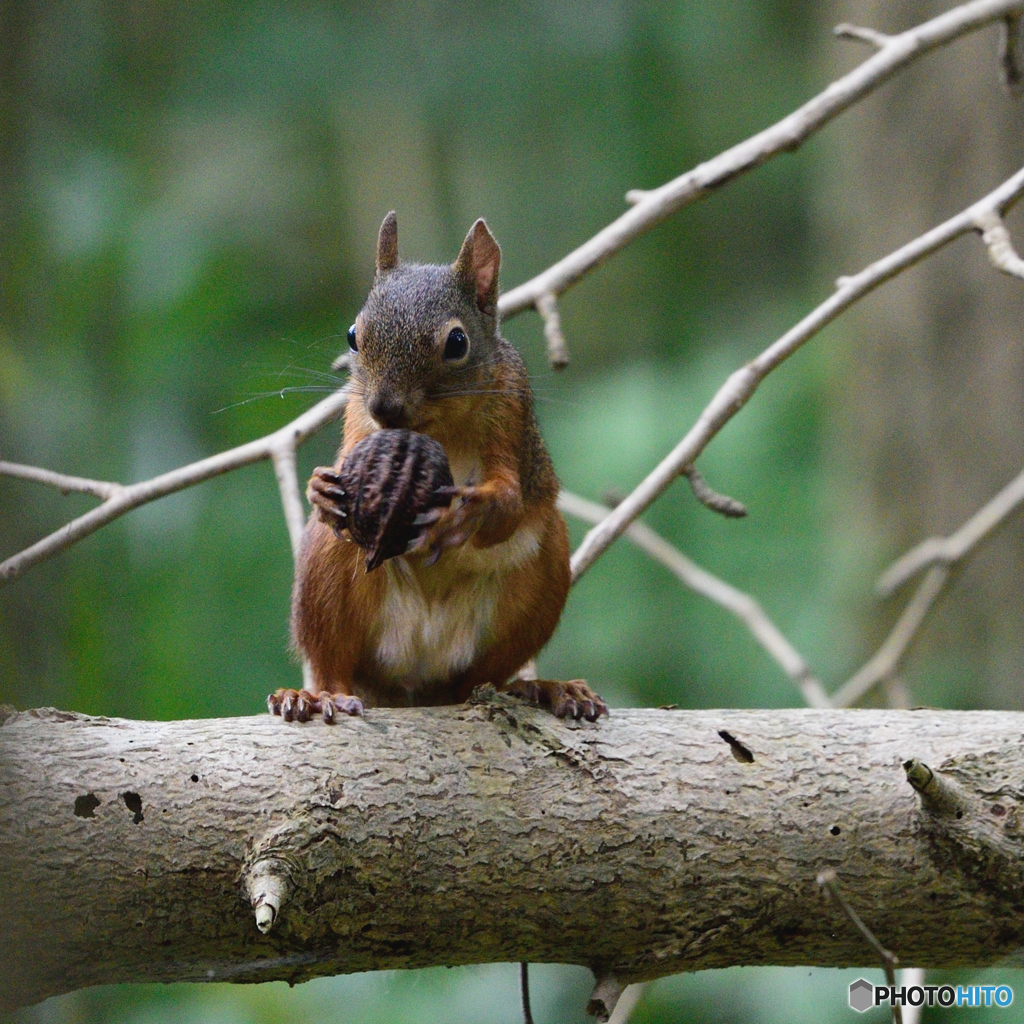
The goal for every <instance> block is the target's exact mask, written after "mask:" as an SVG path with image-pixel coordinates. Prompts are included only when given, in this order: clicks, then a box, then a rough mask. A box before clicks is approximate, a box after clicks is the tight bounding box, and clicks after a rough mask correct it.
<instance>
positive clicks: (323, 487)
mask: <svg viewBox="0 0 1024 1024" xmlns="http://www.w3.org/2000/svg"><path fill="white" fill-rule="evenodd" d="M340 484H341V476H340V475H339V474H338V472H337V471H336V470H334V469H331V468H329V467H328V466H318V467H317V468H316V469H314V470H313V475H312V476H311V477H310V478H309V486H308V487H307V488H306V498H307V500H308V501H309V503H310V504H311V505H312V506H313V507H314V508H315V509H316V511H317V516H318V517H319V519H320V522H321V523H325V524H326V525H327V526H329V527H330V528H331V529H332V530H333V531H334V534H335V536H336V537H338V538H339V540H340V539H341V533H342V531H343V530H344V529H345V528H346V527H347V525H348V524H347V522H346V520H347V519H348V501H347V500H346V499H347V497H348V495H347V494H346V492H345V491H344V489H343V488H342V487H341V486H340Z"/></svg>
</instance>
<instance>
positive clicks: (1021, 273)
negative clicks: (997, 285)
mask: <svg viewBox="0 0 1024 1024" xmlns="http://www.w3.org/2000/svg"><path fill="white" fill-rule="evenodd" d="M976 226H977V228H978V230H979V231H981V233H982V234H981V240H982V241H983V242H984V243H985V245H986V246H988V258H989V260H991V262H992V266H993V267H995V268H996V270H1001V271H1002V272H1003V273H1004V274H1009V275H1010V277H1019V278H1021V279H1022V280H1024V260H1022V259H1021V258H1020V256H1018V255H1017V250H1016V249H1014V247H1013V242H1012V240H1011V239H1010V232H1009V231H1008V230H1007V228H1006V225H1005V224H1004V223H1003V218H1002V217H1000V216H999V214H998V213H996V212H995V211H994V210H989V211H987V212H986V213H984V214H982V215H981V216H980V217H979V218H978V222H977V225H976Z"/></svg>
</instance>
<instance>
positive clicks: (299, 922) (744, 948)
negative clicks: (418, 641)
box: [0, 695, 1024, 1007]
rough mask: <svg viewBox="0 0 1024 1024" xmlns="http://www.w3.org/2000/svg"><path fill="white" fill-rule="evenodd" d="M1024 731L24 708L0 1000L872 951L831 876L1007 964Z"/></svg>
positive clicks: (824, 717) (651, 714)
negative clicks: (395, 972)
mask: <svg viewBox="0 0 1024 1024" xmlns="http://www.w3.org/2000/svg"><path fill="white" fill-rule="evenodd" d="M723 731H724V732H725V733H727V734H728V736H727V737H726V736H723V734H722V732H723ZM1022 736H1024V715H1022V714H1017V713H1005V712H1004V713H997V712H935V711H904V712H893V711H885V712H882V711H811V710H784V711H737V710H724V711H625V710H624V711H614V712H613V713H612V715H611V717H610V718H609V719H604V720H602V721H600V722H599V723H597V724H596V725H587V724H583V725H581V726H573V725H569V724H565V723H561V722H558V721H556V720H555V719H553V718H552V717H551V716H550V715H547V714H545V713H543V712H540V711H537V710H534V709H530V708H525V707H523V706H521V705H519V704H517V703H516V702H515V701H514V700H513V699H512V698H508V697H502V696H498V695H485V696H483V697H482V698H481V699H480V701H479V702H478V703H475V704H470V705H466V706H459V707H453V708H430V709H410V710H370V711H368V712H367V714H366V717H365V718H362V719H346V720H345V721H343V722H340V723H338V724H337V725H334V726H330V727H328V726H324V725H323V724H322V723H320V722H315V723H307V724H302V725H300V724H298V723H295V724H286V723H284V722H282V721H281V720H280V719H272V718H270V717H269V716H267V717H264V718H243V719H229V720H210V721H192V722H159V723H158V722H129V721H123V720H118V719H105V718H89V717H86V716H82V715H73V714H68V713H63V712H57V711H52V710H43V711H29V712H24V713H10V712H9V711H8V713H7V717H6V719H5V720H4V722H3V725H2V726H0V892H3V893H4V900H5V902H6V908H5V910H4V913H3V914H2V916H0V961H2V962H3V964H4V966H5V969H4V971H3V972H2V976H0V1001H2V1003H3V1004H4V1005H5V1006H7V1007H11V1006H16V1005H22V1004H26V1003H31V1002H34V1001H37V1000H40V999H42V998H44V997H46V996H49V995H53V994H56V993H59V992H65V991H68V990H71V989H75V988H79V987H82V986H85V985H92V984H99V983H105V982H124V981H144V980H164V981H170V980H192V981H204V980H234V981H264V980H271V979H280V978H284V979H288V980H290V981H301V980H304V979H307V978H311V977H314V976H317V975H322V974H332V973H339V972H348V971H365V970H373V969H381V968H395V967H420V966H426V965H432V964H462V963H472V962H486V961H514V960H520V959H522V960H530V961H557V962H568V963H579V964H587V965H590V966H591V967H593V968H594V969H595V971H596V972H597V973H599V974H609V973H611V974H614V975H615V976H616V977H617V978H618V979H619V981H621V982H626V981H635V980H640V979H644V978H652V977H656V976H659V975H664V974H671V973H675V972H678V971H684V970H695V969H698V968H706V967H722V966H726V965H730V964H790V965H792V964H820V965H829V966H840V965H851V964H871V963H872V962H873V954H872V953H871V951H870V950H869V949H868V947H867V946H866V944H865V942H864V940H863V939H862V938H861V937H860V936H859V935H858V934H857V933H856V932H855V931H854V930H853V928H852V927H851V925H850V924H849V922H848V921H847V919H846V918H845V916H844V915H843V913H842V911H841V910H840V909H839V908H838V907H836V906H834V905H833V904H832V903H830V902H829V901H828V900H827V899H826V898H825V897H823V896H822V895H821V893H820V892H819V891H818V887H817V885H816V882H815V878H816V875H817V873H818V872H819V871H821V870H822V869H823V868H825V867H832V868H834V869H835V870H836V871H837V873H838V876H839V880H840V883H841V885H842V890H843V893H844V895H845V896H846V898H847V899H848V900H849V901H850V903H851V904H852V905H853V906H854V907H855V908H856V909H857V910H858V912H859V913H860V914H861V916H862V917H863V918H864V919H865V921H866V922H867V923H868V925H869V926H870V927H871V928H872V929H873V930H874V931H875V933H876V934H877V936H878V937H879V939H880V940H881V941H882V942H883V943H884V944H885V945H886V946H887V947H888V948H890V949H892V950H893V951H895V952H896V953H897V954H898V955H899V957H900V959H901V962H902V963H903V964H904V965H906V966H921V967H929V968H931V967H953V966H962V965H981V964H987V963H991V962H993V961H996V960H998V959H1000V958H1003V957H1005V956H1006V955H1008V954H1009V953H1011V952H1012V951H1013V950H1015V949H1018V948H1019V947H1021V946H1022V945H1024V914H1022V910H1024V878H1022V867H1021V865H1022V860H1021V852H1022V841H1021V840H1022V836H1021V828H1022V823H1021V816H1020V815H1021V812H1020V805H1021V801H1022V800H1024V752H1022V744H1021V740H1022ZM911 758H916V759H919V760H920V762H923V764H918V763H916V762H915V763H914V765H913V769H912V775H913V777H914V778H915V779H916V781H917V784H918V785H919V786H920V787H921V788H922V793H921V794H918V792H916V791H915V789H914V788H913V787H912V786H911V784H910V783H909V782H908V777H907V772H906V771H905V770H904V767H903V764H904V762H906V761H908V760H910V759H911ZM924 765H927V766H929V767H930V769H931V770H932V771H933V773H934V775H935V776H936V778H935V779H934V780H932V779H931V778H930V776H929V774H928V770H929V769H927V768H925V767H924ZM268 892H269V893H271V895H273V893H274V892H276V893H277V894H278V896H279V897H280V910H279V911H278V912H277V913H276V919H275V920H274V921H273V925H272V927H271V928H270V930H269V932H268V933H267V934H261V932H260V930H259V929H258V928H257V926H256V916H255V915H254V910H253V906H252V902H253V901H254V899H259V898H260V897H261V895H262V897H266V895H267V893H268ZM263 902H264V911H263V920H264V923H265V924H270V923H271V922H270V918H271V917H273V916H275V915H272V914H270V913H269V912H268V911H267V909H266V900H265V899H264V900H263ZM271 902H273V900H271Z"/></svg>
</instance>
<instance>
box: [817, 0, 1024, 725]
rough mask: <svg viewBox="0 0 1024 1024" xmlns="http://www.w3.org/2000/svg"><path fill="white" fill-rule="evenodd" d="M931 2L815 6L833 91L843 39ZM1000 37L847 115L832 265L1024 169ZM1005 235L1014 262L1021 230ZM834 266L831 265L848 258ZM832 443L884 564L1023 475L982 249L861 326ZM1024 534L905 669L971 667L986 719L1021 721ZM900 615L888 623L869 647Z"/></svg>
mask: <svg viewBox="0 0 1024 1024" xmlns="http://www.w3.org/2000/svg"><path fill="white" fill-rule="evenodd" d="M949 6H950V4H948V3H945V2H937V0H936V2H922V0H894V2H893V0H890V2H887V3H881V2H879V0H851V2H847V3H841V4H837V5H833V4H829V5H822V16H823V18H827V19H828V22H827V23H825V24H823V25H822V31H821V32H820V33H819V34H818V37H819V38H820V39H822V40H823V51H822V61H821V66H822V68H823V70H824V71H825V72H826V73H827V74H828V75H829V76H830V77H835V76H836V75H837V74H839V73H841V72H842V71H844V70H846V68H847V67H849V66H852V64H853V63H854V62H856V61H860V60H863V59H864V56H865V53H864V47H863V45H861V44H858V43H853V42H847V41H842V40H831V39H830V30H831V27H832V25H833V24H834V23H837V22H840V21H847V22H852V23H854V24H858V25H864V26H870V27H871V28H875V29H878V30H880V31H883V32H892V31H899V30H902V29H903V28H905V27H906V26H908V25H913V24H916V23H919V22H921V21H923V20H925V19H926V18H931V17H934V16H935V15H937V14H939V13H941V12H942V11H944V10H947V9H948V8H949ZM998 32H999V28H998V27H996V26H993V27H992V28H991V29H989V30H986V31H983V32H979V33H976V34H974V35H972V36H970V37H968V38H966V39H962V40H960V41H959V42H957V43H956V44H954V45H953V46H951V47H949V48H948V49H945V50H943V51H942V52H941V53H937V54H934V55H932V56H930V57H928V58H926V59H925V60H924V61H922V62H921V63H920V64H917V65H914V66H913V67H912V68H910V69H909V70H908V71H907V72H905V73H904V74H902V75H900V76H898V77H897V78H896V79H895V80H894V81H892V82H890V83H888V84H887V85H886V86H885V87H884V88H883V89H882V90H880V91H879V92H878V93H876V94H875V95H874V96H871V97H869V98H868V99H867V101H866V102H864V103H862V104H860V105H859V106H858V107H857V108H855V109H854V110H853V111H851V112H850V113H848V114H846V115H844V117H843V119H842V120H841V121H840V123H839V125H838V127H837V129H834V131H835V134H834V135H833V137H832V144H833V149H832V154H833V159H834V163H833V164H832V165H831V166H830V167H829V168H828V169H827V171H826V174H825V177H824V180H823V181H822V182H821V183H820V184H821V188H820V190H819V201H818V221H819V225H820V227H821V228H822V232H823V235H824V238H825V251H826V261H825V262H826V265H828V266H829V267H830V268H831V267H834V268H835V270H836V272H837V273H840V272H841V273H850V272H853V271H856V270H858V269H860V268H861V267H862V266H863V265H865V264H867V263H869V262H871V261H872V260H874V259H876V258H878V257H879V256H881V255H883V254H884V253H886V252H888V251H890V250H892V249H894V248H896V247H897V246H900V245H902V244H904V243H905V242H906V241H908V240H909V239H911V238H913V237H914V236H916V235H918V234H920V233H921V232H923V231H925V230H927V229H928V228H930V227H932V226H933V225H935V224H937V223H939V222H940V221H942V220H943V219H945V218H946V217H948V216H950V215H951V214H953V213H954V212H956V211H957V210H960V209H962V208H963V207H965V206H967V205H969V204H970V203H972V202H974V201H975V200H976V199H977V198H978V197H979V196H981V195H983V194H985V193H986V192H988V191H989V190H990V189H992V188H993V187H995V185H997V184H998V183H999V182H1000V181H1002V180H1004V179H1005V178H1007V177H1008V176H1009V175H1010V174H1012V173H1013V172H1014V171H1016V170H1017V169H1018V168H1020V166H1021V164H1022V163H1024V103H1022V101H1021V99H1019V98H1016V99H1015V98H1013V97H1011V96H1010V95H1009V94H1008V93H1007V92H1006V91H1005V90H1004V89H1003V87H1002V85H1001V83H1000V78H999V65H998V58H997V52H998ZM1008 224H1009V226H1010V228H1011V231H1015V240H1016V242H1017V244H1018V246H1020V244H1021V242H1022V240H1024V218H1022V217H1021V213H1020V211H1019V210H1018V211H1016V212H1014V213H1013V214H1011V216H1010V218H1009V220H1008ZM837 257H838V259H837ZM851 327H852V331H853V332H854V335H855V337H854V338H852V339H851V343H850V344H848V345H844V346H843V355H842V356H841V358H843V359H846V360H847V361H848V362H847V364H846V365H845V367H844V372H843V374H842V380H841V384H840V388H839V392H840V394H839V399H838V403H839V406H840V409H841V411H842V415H841V416H840V417H839V420H838V424H839V425H838V427H837V434H836V436H835V438H834V439H833V440H834V445H835V447H836V449H837V452H836V461H837V463H838V464H839V465H841V466H842V467H843V470H844V473H845V474H846V477H847V488H846V495H847V497H848V498H850V499H852V500H850V501H848V502H847V503H846V506H845V512H844V513H843V519H844V525H843V528H844V529H845V530H847V531H851V532H852V531H855V532H856V533H857V534H859V535H861V536H876V537H877V536H881V537H883V538H885V540H884V541H883V543H884V544H885V545H886V547H885V550H884V551H882V552H880V553H879V556H880V558H888V557H889V556H895V555H897V554H899V553H901V552H902V551H903V550H905V549H906V548H908V547H910V546H912V545H913V544H915V543H917V542H918V541H920V540H922V539H923V538H924V537H926V536H928V535H932V534H946V533H949V532H950V531H952V530H954V529H955V528H956V527H957V526H959V525H960V524H961V523H962V522H963V521H964V520H965V519H967V518H968V517H969V516H970V515H972V514H973V512H975V511H976V510H977V509H978V508H979V506H981V505H982V504H983V503H984V502H986V501H987V500H988V499H989V498H990V497H991V496H992V495H993V494H994V493H995V492H996V491H997V490H998V489H999V488H1001V487H1002V486H1003V485H1004V484H1005V483H1006V482H1007V481H1008V480H1009V479H1010V478H1011V477H1013V476H1014V475H1015V474H1017V473H1018V472H1019V471H1020V469H1021V466H1022V465H1024V402H1022V401H1021V393H1022V390H1024V288H1022V287H1021V283H1020V282H1019V281H1014V280H1011V279H1009V278H1006V277H1004V276H1003V275H1000V274H999V273H997V272H996V271H994V270H993V269H992V268H991V267H990V265H989V263H988V260H987V258H986V253H985V250H984V248H983V247H982V246H981V244H980V242H979V241H978V240H977V238H976V236H973V235H972V236H970V237H967V238H965V239H962V240H961V241H960V242H958V243H957V244H956V245H953V246H950V247H949V249H948V250H946V251H944V252H942V253H940V254H939V255H938V256H937V257H934V258H932V259H929V260H927V261H926V262H925V263H924V264H922V265H921V266H919V267H918V268H916V269H915V270H913V271H912V272H910V273H907V274H905V275H903V276H902V277H901V278H899V279H898V280H897V281H896V282H894V283H892V284H889V285H887V286H886V287H885V288H884V289H882V290H881V291H880V292H879V293H877V294H876V295H875V296H873V297H872V298H871V299H870V300H869V301H867V302H865V303H862V304H861V305H860V306H859V307H858V308H857V310H856V311H854V313H853V314H852V316H851V318H850V320H849V321H848V325H847V327H846V329H847V330H850V329H851ZM1022 567H1024V520H1022V519H1021V517H1020V516H1019V515H1018V516H1017V517H1016V518H1015V519H1014V520H1012V521H1011V522H1010V523H1008V524H1007V525H1006V526H1005V527H1004V528H1003V529H1002V530H1001V531H1000V532H999V533H998V534H997V535H996V536H995V537H993V538H991V539H990V540H989V541H988V542H987V543H986V544H985V546H984V547H983V549H982V550H980V551H978V552H977V553H976V554H975V555H974V556H972V559H971V561H970V564H969V565H968V566H967V567H966V568H965V570H964V572H963V575H962V577H961V578H960V579H959V580H958V581H957V583H956V584H955V585H954V587H953V588H952V589H951V591H950V596H949V598H948V599H947V601H946V602H945V606H944V607H941V608H940V609H939V610H938V614H937V615H936V616H935V617H934V619H933V620H932V622H931V625H930V628H929V629H928V630H927V631H926V632H925V633H924V634H922V637H921V638H920V641H919V642H918V646H917V648H916V650H915V653H914V655H913V656H912V662H911V668H913V667H914V666H915V665H916V666H917V667H918V669H920V668H921V667H923V666H927V669H928V680H929V682H928V686H930V687H931V689H929V690H925V687H924V685H923V680H922V678H921V673H920V671H917V672H912V678H911V686H912V689H913V687H914V684H915V682H916V683H917V692H916V694H915V696H917V697H918V698H919V699H924V700H930V701H933V702H934V701H938V700H941V697H942V686H943V679H945V680H947V681H952V678H953V676H954V674H955V673H956V672H957V665H961V666H964V668H965V669H966V667H967V666H968V665H969V666H970V672H971V676H972V678H973V679H975V680H976V683H975V684H974V685H973V686H972V687H970V688H969V689H968V692H970V691H971V689H973V691H974V694H975V700H976V701H977V702H978V704H979V705H980V706H1010V707H1019V706H1021V704H1022V702H1024V698H1022V696H1021V689H1020V685H1019V682H1018V681H1019V679H1020V676H1021V668H1022V666H1024V587H1022V586H1021V576H1022ZM895 614H896V608H895V607H888V608H885V607H883V608H879V610H878V611H877V612H876V613H873V618H872V621H870V622H869V623H868V626H867V633H868V637H867V639H868V641H874V640H876V639H877V638H878V636H879V635H880V634H881V632H882V631H883V630H884V629H887V628H888V626H889V624H890V622H891V620H892V617H893V616H894V615H895Z"/></svg>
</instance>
